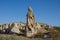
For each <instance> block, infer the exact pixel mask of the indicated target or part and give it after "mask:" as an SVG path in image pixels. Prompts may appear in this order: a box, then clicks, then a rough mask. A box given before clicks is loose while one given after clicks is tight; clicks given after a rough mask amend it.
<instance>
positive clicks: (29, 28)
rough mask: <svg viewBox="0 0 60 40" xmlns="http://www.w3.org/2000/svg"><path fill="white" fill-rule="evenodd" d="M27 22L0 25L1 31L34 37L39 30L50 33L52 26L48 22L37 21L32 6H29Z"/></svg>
mask: <svg viewBox="0 0 60 40" xmlns="http://www.w3.org/2000/svg"><path fill="white" fill-rule="evenodd" d="M26 16H27V22H26V23H21V22H20V23H16V22H15V23H8V24H1V25H0V33H17V34H24V35H26V36H27V37H32V36H34V35H35V34H37V32H42V33H48V32H49V31H48V28H52V27H50V26H49V25H47V24H42V23H37V22H36V21H35V16H34V14H33V10H32V8H31V7H29V8H28V13H27V15H26Z"/></svg>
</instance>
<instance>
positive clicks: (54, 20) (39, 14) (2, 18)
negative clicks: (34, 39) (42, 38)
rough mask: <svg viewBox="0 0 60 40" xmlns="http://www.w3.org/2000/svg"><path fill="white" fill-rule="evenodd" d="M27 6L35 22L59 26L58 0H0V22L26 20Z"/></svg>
mask: <svg viewBox="0 0 60 40" xmlns="http://www.w3.org/2000/svg"><path fill="white" fill-rule="evenodd" d="M29 6H31V7H32V9H33V12H34V14H35V17H36V21H37V22H41V23H46V24H49V25H56V26H60V0H0V24H3V23H9V22H26V14H27V11H28V10H27V9H28V7H29Z"/></svg>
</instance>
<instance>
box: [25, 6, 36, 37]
mask: <svg viewBox="0 0 60 40" xmlns="http://www.w3.org/2000/svg"><path fill="white" fill-rule="evenodd" d="M26 25H27V27H26V28H27V30H26V35H27V36H28V37H31V36H32V35H33V34H35V32H36V31H35V27H36V22H35V16H34V14H33V11H32V8H31V7H29V8H28V13H27V24H26Z"/></svg>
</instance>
